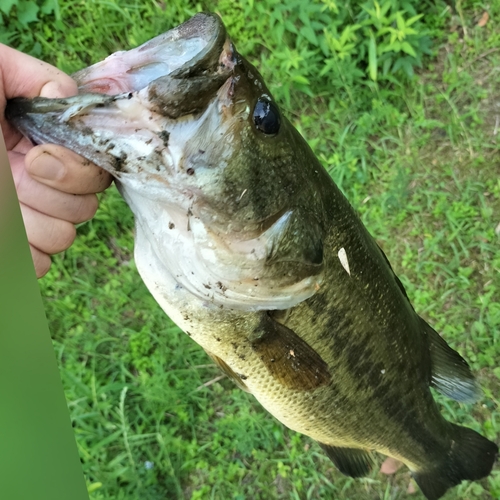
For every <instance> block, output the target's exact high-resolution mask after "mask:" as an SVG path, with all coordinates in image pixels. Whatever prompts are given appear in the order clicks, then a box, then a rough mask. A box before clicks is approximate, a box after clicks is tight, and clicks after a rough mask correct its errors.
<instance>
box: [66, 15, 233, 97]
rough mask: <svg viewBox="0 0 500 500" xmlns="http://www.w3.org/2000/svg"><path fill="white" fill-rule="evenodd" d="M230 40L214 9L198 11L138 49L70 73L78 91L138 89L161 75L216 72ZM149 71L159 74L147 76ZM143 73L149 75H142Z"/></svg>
mask: <svg viewBox="0 0 500 500" xmlns="http://www.w3.org/2000/svg"><path fill="white" fill-rule="evenodd" d="M196 41H197V42H198V47H197V45H196ZM190 42H191V43H190ZM227 43H228V36H227V32H226V28H225V26H224V24H223V22H222V20H221V18H220V17H219V16H218V15H216V14H212V13H199V14H196V15H195V16H194V17H192V18H190V19H189V20H188V21H186V22H185V23H183V24H181V25H180V26H177V27H175V28H172V29H171V30H169V31H167V32H166V33H163V34H162V35H159V36H157V37H155V38H153V39H152V40H149V41H147V42H145V43H144V44H142V45H140V46H139V47H136V48H135V49H131V50H128V51H120V52H115V53H114V54H111V55H110V56H108V57H107V58H106V59H104V60H103V61H100V62H98V63H96V64H94V65H92V66H89V67H88V68H84V69H82V70H80V71H77V72H76V73H74V74H73V75H71V76H72V78H73V79H74V80H75V81H76V83H77V85H78V90H79V93H101V94H108V95H117V94H121V93H125V92H135V91H139V90H141V89H143V88H145V87H147V86H148V85H149V84H151V83H153V82H154V81H155V80H156V79H158V78H160V77H166V76H168V77H169V78H176V79H180V78H189V77H192V76H201V75H205V74H208V73H212V74H213V73H215V72H217V69H218V65H219V64H220V55H221V52H223V51H224V47H225V45H226V44H227ZM196 48H198V50H196ZM233 52H234V51H233ZM172 61H174V62H172ZM148 72H150V73H155V72H156V73H157V74H156V76H155V77H151V78H150V79H149V80H148V79H147V78H148V77H147V74H148ZM141 73H143V74H145V75H146V76H144V77H141Z"/></svg>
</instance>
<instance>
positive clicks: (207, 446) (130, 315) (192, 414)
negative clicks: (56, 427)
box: [2, 0, 500, 500]
mask: <svg viewBox="0 0 500 500" xmlns="http://www.w3.org/2000/svg"><path fill="white" fill-rule="evenodd" d="M25 3H26V2H25ZM25 3H24V4H23V3H22V2H21V1H19V2H17V3H16V2H14V4H15V6H14V7H13V10H12V12H11V13H10V17H8V18H7V17H6V16H4V17H3V18H2V19H3V21H2V22H3V26H4V29H3V31H2V37H3V38H2V40H3V41H7V42H8V43H10V44H12V45H13V46H16V47H19V48H20V49H22V50H25V51H27V52H30V53H32V54H34V55H36V56H38V57H41V58H43V59H45V60H47V61H49V62H52V63H54V64H57V65H58V66H59V67H61V68H62V69H63V70H65V71H68V72H70V71H74V70H76V69H79V68H80V67H83V66H85V65H88V64H90V63H91V62H95V61H97V60H99V59H102V58H103V57H105V56H106V55H108V54H109V53H110V52H112V51H115V50H119V49H121V48H128V47H130V46H135V45H137V44H139V43H142V42H143V41H145V40H147V39H148V38H150V37H152V36H154V35H156V34H158V33H160V32H162V31H164V30H166V29H168V28H169V27H171V26H173V25H175V24H177V23H178V22H181V21H182V20H184V19H186V18H187V17H189V16H190V15H191V14H193V13H194V12H195V11H197V10H200V9H202V8H207V7H209V8H210V9H211V10H218V11H219V12H221V13H222V14H223V17H224V20H225V22H226V23H227V25H228V28H229V30H230V32H231V33H232V34H233V35H234V37H235V39H236V42H237V46H238V47H239V48H240V50H241V51H242V52H243V53H244V54H246V55H249V57H250V58H251V60H252V61H253V62H255V63H256V64H257V65H258V66H259V68H260V69H261V70H262V72H263V74H264V76H265V79H266V81H267V82H268V83H269V84H270V87H271V90H272V91H273V92H274V93H275V95H276V96H277V98H278V100H280V101H281V102H282V103H284V105H285V108H286V110H287V113H288V115H289V116H290V117H291V118H292V120H293V122H294V123H295V124H296V126H297V127H298V128H299V130H300V131H301V132H302V133H303V135H304V136H305V137H306V138H308V139H309V140H310V143H311V145H312V146H313V149H314V150H315V151H316V153H317V154H318V156H319V157H320V159H321V160H322V162H323V164H324V165H325V167H326V168H327V169H328V170H329V172H330V173H331V175H332V176H333V178H334V179H335V180H336V182H337V183H338V184H339V186H341V188H342V189H343V190H344V192H345V193H346V195H347V196H348V198H349V199H350V200H351V202H352V204H353V205H354V206H355V207H356V208H357V209H358V210H359V212H360V214H361V217H362V218H363V221H364V222H365V224H366V225H367V227H368V228H369V229H370V231H371V233H372V234H373V235H374V236H375V237H376V238H377V240H378V241H379V243H380V244H381V246H382V247H383V248H384V250H385V251H386V253H387V254H388V257H389V259H390V260H391V262H392V264H393V267H394V268H395V270H396V272H397V273H398V275H399V276H400V278H401V280H402V281H403V283H404V284H405V286H406V288H407V290H408V294H409V296H410V297H411V299H412V302H413V304H414V306H415V308H416V310H417V311H418V312H419V313H420V314H421V315H422V316H423V317H425V318H426V319H427V320H429V321H430V323H431V324H432V325H433V326H435V328H436V329H437V330H438V331H440V332H441V333H442V335H443V336H444V337H445V339H446V340H447V341H448V342H449V343H450V345H452V346H453V347H454V348H455V349H457V350H459V351H460V352H461V353H462V354H463V355H464V356H465V357H466V358H467V359H468V360H469V362H470V364H471V366H472V368H473V370H474V372H475V373H476V374H477V377H478V380H479V382H480V383H481V385H482V387H483V389H484V397H483V398H482V399H481V401H479V402H478V403H477V404H475V405H473V406H470V405H461V404H458V403H454V402H450V401H448V400H445V399H444V398H441V397H439V396H437V398H438V400H439V402H440V404H441V405H442V408H443V413H444V414H445V415H446V417H447V418H449V419H450V420H453V421H454V422H457V423H461V424H463V425H467V426H469V427H472V428H474V429H476V430H478V431H480V432H481V433H483V434H485V435H486V436H487V437H488V438H490V439H494V440H496V441H497V442H498V440H499V435H500V368H499V367H498V360H499V359H500V302H499V297H500V272H499V271H500V251H499V245H500V234H499V233H500V231H499V229H498V224H499V223H500V180H499V179H500V175H499V173H500V157H499V152H498V135H497V132H499V125H498V120H499V117H500V72H499V71H498V68H500V51H499V50H497V48H498V47H500V28H499V27H498V22H496V23H495V22H494V20H497V21H498V19H499V18H500V7H499V6H498V5H496V4H495V3H493V2H492V3H491V4H490V6H489V8H488V11H489V15H490V21H489V22H488V23H487V24H486V26H484V27H479V26H478V25H477V24H478V21H479V19H480V18H481V16H482V14H483V12H484V8H483V6H482V4H481V3H480V2H477V1H472V2H469V3H468V5H467V9H465V10H464V9H462V7H461V4H460V3H459V2H458V3H457V6H456V10H453V9H450V8H447V7H446V5H445V4H441V3H439V2H438V3H437V4H436V5H432V6H429V7H428V8H429V9H430V10H429V11H428V14H427V15H428V19H427V20H426V26H427V29H428V30H430V33H431V34H432V36H433V40H434V41H433V43H434V45H433V47H434V52H433V55H432V57H427V58H426V59H424V67H423V68H421V69H418V67H416V68H415V69H416V72H417V75H416V77H415V78H413V79H408V78H405V77H404V76H403V77H401V78H393V79H392V80H386V81H379V82H377V83H375V82H374V81H372V80H370V78H368V77H365V76H363V75H364V73H363V71H364V70H363V67H362V65H361V66H358V67H357V69H356V71H357V73H356V71H355V70H354V69H353V68H354V67H353V66H349V68H351V70H352V72H351V73H336V72H335V71H333V70H332V71H331V72H330V73H328V74H327V75H323V76H319V74H320V72H321V66H320V65H321V58H320V57H319V55H318V54H319V52H318V50H319V49H318V50H317V49H316V48H315V47H314V45H309V46H306V45H305V44H304V43H302V42H300V40H299V42H300V43H299V42H298V41H297V37H296V36H295V35H294V34H293V33H291V32H290V33H287V34H286V42H287V43H286V44H283V43H281V40H278V39H277V38H275V37H273V34H272V31H270V30H269V29H268V25H267V24H266V23H267V22H268V21H267V18H266V17H263V16H262V13H259V12H258V11H256V8H252V2H250V1H249V0H248V1H240V2H229V1H228V0H221V1H219V2H215V1H214V2H204V3H196V2H183V1H181V0H175V1H172V2H171V1H169V2H163V1H157V2H152V1H151V2H139V1H134V0H129V1H119V0H110V1H107V2H104V1H101V0H93V1H87V2H83V1H82V2H78V1H77V2H69V1H66V0H59V1H57V0H53V1H48V2H44V3H43V5H45V6H46V7H45V11H43V10H40V11H38V12H37V14H36V16H35V17H38V20H36V19H34V20H32V21H29V22H26V21H24V22H23V19H25V18H23V17H22V15H20V14H23V11H22V9H23V8H25V7H24V5H25ZM292 3H294V4H296V3H297V2H290V5H291V4H292ZM327 3H328V2H324V4H325V5H326V4H327ZM256 4H257V3H255V5H256ZM255 5H254V7H255ZM259 5H261V7H259V8H262V9H264V10H265V9H268V10H269V11H270V12H271V13H274V12H275V11H276V8H277V7H276V5H277V2H274V1H271V0H266V1H265V2H262V3H261V4H259ZM47 6H48V7H47ZM51 6H52V7H53V8H52V10H51ZM262 6H263V7H262ZM16 9H17V10H16ZM44 12H45V13H44ZM313 14H314V13H313ZM284 15H287V14H286V12H285V14H284ZM314 15H317V16H319V15H320V14H318V13H316V14H314ZM269 17H272V16H269ZM312 19H313V21H314V19H316V18H315V17H314V16H313V17H312ZM269 22H270V21H269ZM295 22H296V25H297V26H301V24H300V23H301V22H302V21H300V20H299V19H296V20H295ZM318 23H319V21H318ZM96 40H103V42H102V44H101V43H96ZM306 49H307V51H309V53H308V52H307V51H306ZM291 61H292V62H293V67H288V66H287V64H288V63H290V64H291ZM345 67H347V66H345ZM290 71H292V72H293V74H294V75H295V76H294V80H293V81H292V82H290V78H289V77H288V75H289V74H290ZM360 74H361V76H360ZM304 78H305V79H306V80H307V83H305V80H304ZM280 82H281V83H280ZM495 228H497V229H496V230H495ZM78 232H79V236H78V238H77V240H76V242H75V244H74V245H73V246H72V247H71V249H70V250H68V251H67V252H65V253H64V254H62V255H59V256H56V257H55V258H54V263H55V265H54V266H53V268H52V271H51V272H50V273H49V275H48V276H47V277H46V278H44V279H43V280H41V281H40V285H41V288H42V292H43V296H44V300H45V306H46V311H47V317H48V320H49V324H50V327H51V331H52V333H53V341H54V348H55V351H56V353H57V357H58V360H59V365H60V368H61V377H62V379H63V383H64V387H65V392H66V397H67V400H68V406H69V409H70V413H71V418H72V422H73V425H74V429H75V435H76V439H77V443H78V449H79V452H80V456H81V460H82V466H83V469H84V473H85V477H86V480H87V484H88V488H89V492H90V497H91V499H92V500H104V499H116V500H118V499H120V500H121V499H124V500H125V499H127V500H133V499H139V498H140V499H141V500H159V499H173V498H176V499H193V500H196V499H199V500H205V499H214V500H226V499H234V500H240V499H241V500H243V499H248V498H252V499H262V500H270V499H273V500H274V499H283V500H285V499H287V500H288V499H294V500H298V499H300V500H305V499H318V498H325V499H326V498H332V499H333V498H335V499H338V500H344V499H345V500H347V499H350V500H354V499H374V500H375V499H384V500H399V499H405V498H414V499H416V500H419V499H422V498H423V496H422V495H421V494H420V492H417V493H415V494H413V495H411V496H410V495H408V494H407V493H406V490H407V487H408V483H409V480H410V479H409V474H408V472H407V471H406V470H404V469H403V470H401V471H400V472H398V473H397V474H396V475H395V476H394V477H390V478H388V477H385V476H382V475H380V474H379V473H378V472H377V471H374V472H373V473H372V474H371V476H370V477H369V478H366V479H361V480H352V479H349V478H346V477H344V476H342V475H341V474H340V473H338V472H337V471H336V470H335V468H334V467H333V465H332V464H331V462H329V460H328V459H327V458H326V457H325V456H324V454H323V453H322V452H321V451H320V449H319V447H318V446H317V445H316V444H314V443H313V442H311V441H310V440H309V439H308V438H306V437H304V436H300V435H297V434H296V433H294V432H292V431H289V430H288V429H286V428H284V427H283V426H282V425H281V424H280V423H279V422H277V421H276V420H274V419H273V418H272V417H271V416H270V415H269V414H267V413H266V412H265V411H264V410H263V409H262V408H261V407H260V406H259V405H258V403H257V402H256V401H255V400H254V399H253V398H252V397H251V396H249V395H248V394H246V393H243V392H241V391H239V390H238V389H236V388H235V387H234V386H233V385H232V383H231V382H230V381H229V380H227V379H225V378H220V374H219V372H218V371H217V369H216V368H215V366H213V364H212V363H211V362H210V361H209V360H208V358H207V357H206V355H205V354H204V353H203V351H202V350H201V349H200V348H198V346H196V345H195V344H194V343H193V342H192V341H191V340H190V339H189V338H188V337H187V336H186V335H184V334H183V333H182V332H180V331H179V330H178V329H177V327H176V326H175V325H173V324H172V323H171V322H170V321H169V319H168V318H167V317H165V315H164V314H163V313H162V312H161V311H160V309H159V307H158V306H157V305H156V303H155V302H154V300H153V299H152V298H151V296H150V295H149V293H148V292H147V290H146V288H145V287H144V285H143V284H142V282H141V280H140V279H139V276H138V274H137V272H136V269H135V265H134V261H133V258H132V248H133V219H132V216H131V214H130V212H129V211H128V209H127V207H126V206H125V204H124V203H123V201H122V200H121V199H120V197H119V195H118V194H117V192H116V191H115V190H114V189H113V188H112V189H110V190H108V192H106V193H105V194H104V195H103V196H102V199H101V207H100V210H99V212H98V214H97V215H96V217H95V218H94V219H93V220H92V221H90V222H88V223H86V224H84V225H82V226H81V227H80V228H79V230H78ZM445 498H446V499H447V500H451V499H467V500H469V499H471V500H472V499H481V500H482V499H484V500H486V499H490V498H493V499H500V470H499V468H498V466H497V467H496V468H495V470H494V472H493V473H492V475H491V476H490V477H489V478H487V479H485V480H482V481H480V482H475V483H463V484H461V485H460V486H458V487H457V488H455V489H453V490H452V491H450V492H449V493H448V494H447V495H446V496H445Z"/></svg>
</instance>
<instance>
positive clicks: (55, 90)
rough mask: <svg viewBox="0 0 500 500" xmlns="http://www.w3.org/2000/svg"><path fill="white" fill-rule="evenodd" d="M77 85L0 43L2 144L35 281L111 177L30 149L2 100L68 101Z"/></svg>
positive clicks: (67, 156) (65, 152) (68, 154)
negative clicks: (21, 98)
mask: <svg viewBox="0 0 500 500" xmlns="http://www.w3.org/2000/svg"><path fill="white" fill-rule="evenodd" d="M75 94H77V87H76V83H75V82H74V81H73V80H72V79H71V78H70V77H69V76H68V75H66V74H65V73H63V72H62V71H59V70H58V69H57V68H55V67H54V66H51V65H50V64H47V63H45V62H42V61H40V60H38V59H35V58H33V57H31V56H28V55H26V54H23V53H21V52H18V51H17V50H14V49H12V48H10V47H7V46H5V45H2V44H0V126H1V129H2V133H3V136H4V139H5V144H6V146H7V152H8V156H9V161H10V165H11V168H12V174H13V177H14V182H15V185H16V189H17V194H18V197H19V202H20V206H21V212H22V216H23V220H24V224H25V227H26V233H27V236H28V242H29V245H30V249H31V255H32V257H33V263H34V265H35V271H36V274H37V277H38V278H40V277H42V276H44V275H45V274H46V273H47V272H48V270H49V269H50V266H51V259H50V255H53V254H56V253H59V252H62V251H64V250H66V249H67V248H69V247H70V246H71V245H72V243H73V241H74V239H75V236H76V230H75V224H79V223H81V222H84V221H87V220H89V219H91V218H92V217H93V216H94V214H95V212H96V210H97V206H98V201H97V196H96V193H99V192H101V191H103V190H104V189H106V188H107V187H108V186H109V184H110V183H111V176H110V175H109V174H108V173H106V172H104V170H102V169H100V168H99V167H97V166H96V165H94V164H93V163H89V162H88V161H86V160H85V159H84V158H82V157H81V156H79V155H77V154H75V153H73V152H72V151H70V150H69V149H66V148H63V147H61V146H56V145H54V144H45V145H39V146H33V144H31V142H30V141H29V140H27V139H26V138H24V137H23V136H22V135H21V134H20V133H19V132H18V131H17V130H16V129H14V128H13V127H12V126H11V125H10V124H9V123H8V122H7V121H6V119H5V117H4V110H5V105H6V101H7V99H11V98H13V97H36V96H43V97H50V98H56V97H69V96H71V95H75Z"/></svg>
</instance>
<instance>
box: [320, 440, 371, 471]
mask: <svg viewBox="0 0 500 500" xmlns="http://www.w3.org/2000/svg"><path fill="white" fill-rule="evenodd" d="M318 444H319V445H320V446H321V448H323V450H325V452H326V454H327V455H328V458H329V459H330V460H331V461H332V462H333V463H334V464H335V466H336V467H337V469H338V470H339V471H340V472H342V474H345V475H346V476H350V477H364V476H367V475H368V474H369V473H370V471H371V469H372V466H373V457H372V454H371V453H370V452H369V451H367V450H361V449H359V448H341V447H339V446H330V445H328V444H323V443H318Z"/></svg>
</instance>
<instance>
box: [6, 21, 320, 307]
mask: <svg viewBox="0 0 500 500" xmlns="http://www.w3.org/2000/svg"><path fill="white" fill-rule="evenodd" d="M184 35H186V39H185V40H184V39H183V38H182V37H183V36H184ZM170 45H172V46H173V48H169V47H170ZM193 47H194V49H193ZM200 47H201V49H200ZM181 56H182V57H181ZM163 58H166V62H165V61H163ZM141 64H142V66H141ZM143 68H145V69H144V70H143ZM249 68H250V65H248V63H246V61H244V60H243V59H242V58H240V57H239V56H238V54H237V53H236V52H235V49H234V47H233V45H232V43H231V41H230V40H229V39H228V38H227V36H226V33H225V30H224V27H223V25H222V23H221V21H220V19H219V18H218V17H217V16H212V15H200V16H195V18H193V19H191V20H190V21H188V22H187V23H185V25H182V26H181V27H179V28H175V29H174V30H171V31H170V32H168V33H166V34H165V35H162V36H160V37H157V38H156V39H154V40H152V41H151V42H148V43H146V44H144V45H143V46H141V47H139V48H137V49H133V50H131V51H128V52H121V53H118V54H116V55H113V56H110V57H109V58H107V59H106V60H105V61H102V62H101V63H98V64H96V65H94V66H91V67H90V68H87V69H85V70H82V71H81V72H79V73H78V74H77V75H76V79H77V81H78V83H79V85H80V90H81V91H84V92H88V91H92V92H96V91H99V92H106V94H102V93H88V94H87V93H83V94H81V95H78V96H75V97H71V98H67V99H60V100H47V99H35V100H31V101H22V100H21V101H17V103H16V106H17V107H16V108H15V109H13V110H12V109H11V110H10V115H9V118H10V119H11V120H12V121H13V122H14V124H16V125H17V126H18V128H20V129H21V130H22V131H24V133H25V134H26V135H28V136H29V137H30V138H31V139H32V140H33V141H34V142H55V143H58V144H62V145H64V146H67V147H69V148H70V149H72V150H74V151H75V152H77V153H79V154H81V155H82V156H84V157H85V158H87V159H88V160H90V161H92V162H94V163H95V164H97V165H99V166H100V167H102V168H104V169H105V170H107V171H108V172H110V173H111V174H112V175H113V176H114V177H115V179H116V182H117V186H118V188H119V190H120V192H121V193H122V195H123V197H124V198H125V200H126V201H127V203H128V204H129V206H130V207H131V209H132V210H133V212H134V214H135V216H136V224H137V225H138V226H140V227H141V230H140V231H137V235H138V236H137V238H136V258H137V262H138V263H140V262H142V261H144V257H143V256H144V255H146V254H149V250H146V249H149V248H153V249H154V258H150V259H149V260H150V261H151V262H154V268H155V269H154V272H153V273H152V274H153V275H155V276H164V277H165V282H166V283H169V284H170V282H171V279H174V281H175V282H176V283H177V285H179V286H182V287H184V288H186V289H187V290H188V291H189V292H190V293H192V294H193V295H194V296H196V297H197V299H198V300H199V301H201V302H202V303H203V304H208V303H209V304H212V305H213V306H214V307H230V308H235V309H249V310H272V309H286V308H289V307H293V306H294V305H296V304H297V303H299V302H301V301H303V300H305V299H307V298H308V297H310V296H311V295H313V294H314V293H315V292H316V290H317V288H318V287H319V284H320V283H321V281H322V268H321V263H320V262H319V263H313V265H312V266H308V268H307V272H301V273H299V274H300V276H299V275H298V274H297V273H296V272H293V271H292V270H291V269H286V270H285V271H286V272H283V271H282V269H280V274H281V276H282V277H281V278H280V279H279V280H278V281H277V280H276V276H275V273H274V274H273V273H272V272H270V269H271V267H270V266H269V263H270V262H278V263H280V265H281V267H282V268H283V267H284V265H283V260H286V259H288V260H290V257H289V255H287V256H285V257H284V258H282V259H281V261H280V255H279V252H276V245H277V244H278V243H280V242H282V241H284V238H283V234H285V233H287V232H289V233H292V232H293V231H292V229H291V228H292V226H293V224H290V223H289V221H290V220H295V219H294V217H295V215H296V211H294V210H293V209H292V210H288V211H287V210H286V209H285V207H284V204H283V202H281V203H278V204H275V206H272V207H270V208H264V209H263V210H260V212H259V213H256V212H257V210H256V209H252V210H251V211H250V214H249V215H248V214H247V213H245V214H242V215H240V214H241V211H239V201H240V199H241V198H242V197H244V195H245V193H246V192H247V191H248V190H249V189H250V190H251V189H255V188H254V187H252V186H248V188H247V187H246V186H247V185H241V187H238V186H236V188H235V189H236V191H235V192H234V193H233V192H228V190H227V184H228V182H227V180H225V179H224V175H225V174H224V171H225V170H226V168H228V166H230V165H231V164H232V163H233V164H234V163H235V155H236V156H237V154H238V152H237V150H238V148H239V146H240V144H241V143H242V140H243V139H242V137H243V136H245V137H248V136H251V135H252V134H253V132H252V131H251V130H249V129H250V128H251V126H253V124H251V123H249V118H251V117H249V114H250V107H251V106H252V105H253V99H254V96H253V94H252V92H253V91H254V90H256V91H257V92H259V95H260V94H262V93H264V94H265V95H266V96H267V97H268V98H270V97H269V95H270V93H269V92H268V91H267V90H266V89H265V86H264V85H263V82H261V81H260V80H259V78H260V77H259V75H258V72H257V71H256V70H255V69H252V70H249ZM250 71H253V73H252V81H251V85H250V86H248V85H247V81H246V79H247V72H248V73H250ZM152 72H153V73H154V75H153V77H154V80H153V81H150V82H148V83H147V84H146V85H145V86H143V85H144V84H145V83H146V81H147V80H148V79H149V78H151V77H152ZM117 82H118V83H117ZM247 87H249V88H250V91H248V89H247ZM116 90H120V93H118V94H116V95H107V94H109V93H113V92H115V91H116ZM240 157H241V154H240ZM237 161H239V160H238V159H237ZM237 161H236V162H237ZM248 167H251V165H246V166H245V168H248ZM260 182H262V181H260ZM222 189H226V191H225V192H224V193H223V194H222V195H221V190H222ZM256 189H259V187H258V186H257V187H256ZM248 197H249V196H248V195H247V197H246V198H248ZM236 198H238V199H236ZM246 198H245V199H244V200H243V203H241V205H242V206H245V202H246ZM221 199H222V200H224V202H223V203H222V204H221V203H220V202H219V200H221ZM229 202H231V205H230V203H229ZM226 211H227V213H225V212H226ZM292 214H293V217H292ZM179 255H183V257H184V258H183V259H179V258H178V256H179ZM299 259H300V258H299ZM292 260H293V259H292ZM138 265H139V267H141V266H140V264H138ZM291 266H292V267H293V262H292V263H291ZM275 267H276V266H275ZM142 274H143V275H144V274H145V273H144V272H143V273H142ZM167 275H168V276H169V277H170V278H168V279H167ZM148 286H149V285H148ZM167 288H168V287H167Z"/></svg>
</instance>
